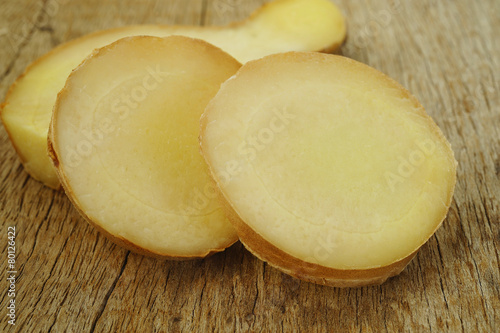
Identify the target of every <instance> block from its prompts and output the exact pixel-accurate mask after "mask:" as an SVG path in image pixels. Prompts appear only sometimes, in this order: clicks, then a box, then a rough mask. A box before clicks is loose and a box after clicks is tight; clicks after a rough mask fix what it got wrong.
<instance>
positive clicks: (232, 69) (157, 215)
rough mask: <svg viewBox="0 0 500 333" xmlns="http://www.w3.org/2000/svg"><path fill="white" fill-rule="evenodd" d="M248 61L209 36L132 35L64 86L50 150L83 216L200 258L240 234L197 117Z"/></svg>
mask: <svg viewBox="0 0 500 333" xmlns="http://www.w3.org/2000/svg"><path fill="white" fill-rule="evenodd" d="M240 66H241V65H240V64H239V63H238V61H236V60H235V59H234V58H232V57H231V56H230V55H228V54H227V53H225V52H224V51H222V50H220V49H219V48H217V47H215V46H213V45H210V44H208V43H206V42H204V41H201V40H197V39H192V38H188V37H181V36H171V37H166V38H159V37H146V36H139V37H127V38H124V39H121V40H119V41H117V42H115V43H113V44H111V45H109V46H106V47H104V48H101V49H99V50H97V51H94V52H93V54H92V55H91V56H90V57H89V58H87V59H86V60H85V61H84V62H83V63H82V65H80V66H79V67H77V68H76V69H75V70H74V71H73V72H72V74H71V75H70V76H69V78H68V80H67V82H66V85H65V87H64V88H63V89H62V90H61V92H60V93H59V96H58V99H57V102H56V105H55V107H54V114H53V118H52V122H51V124H50V130H49V153H50V156H51V158H52V160H53V162H54V166H55V167H56V171H57V174H58V176H59V179H60V180H61V183H62V185H63V187H64V190H65V192H66V194H67V195H68V197H69V198H70V200H71V201H72V203H73V204H74V205H75V207H76V208H77V209H78V210H79V212H80V213H81V214H82V216H83V217H84V218H86V220H87V221H88V222H90V223H91V224H92V225H94V226H96V227H97V229H99V230H101V231H102V232H104V233H105V234H106V235H107V236H108V237H109V238H110V239H111V240H113V241H115V242H116V243H117V244H119V245H121V246H124V247H125V248H127V249H129V250H132V251H135V252H137V253H140V254H145V255H149V256H153V257H161V258H169V259H189V258H201V257H205V256H207V255H209V254H212V253H215V252H218V251H222V250H224V249H225V248H227V247H228V246H230V245H231V244H233V243H234V242H235V241H236V240H237V236H236V233H235V230H234V228H233V227H232V226H231V224H230V223H229V222H228V220H227V218H226V217H225V215H224V213H223V209H222V207H221V205H220V203H219V202H218V200H217V198H216V195H214V192H213V191H212V188H211V179H210V176H209V173H208V170H207V167H206V164H205V162H204V161H203V157H202V156H201V154H200V152H199V144H198V135H199V118H200V116H201V114H202V112H203V110H204V109H205V107H206V105H207V103H208V102H209V101H210V99H211V98H212V97H213V96H215V94H216V93H217V91H218V89H219V87H220V84H221V83H222V82H224V81H225V80H226V79H227V78H229V77H230V76H232V75H234V73H236V71H237V70H238V68H239V67H240Z"/></svg>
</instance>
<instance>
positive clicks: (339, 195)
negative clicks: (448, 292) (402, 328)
mask: <svg viewBox="0 0 500 333" xmlns="http://www.w3.org/2000/svg"><path fill="white" fill-rule="evenodd" d="M200 143H201V148H202V151H203V155H204V157H205V160H206V162H207V163H208V165H209V168H210V170H211V174H212V176H213V178H214V179H215V180H216V183H217V184H218V187H219V189H220V192H221V194H222V196H223V197H224V200H225V201H226V203H225V209H226V213H227V214H228V216H229V218H230V220H231V222H232V223H233V225H234V226H235V227H236V230H237V232H238V236H239V237H240V240H241V241H242V242H243V243H244V245H245V246H246V247H247V248H248V249H249V250H250V251H251V252H252V253H253V254H255V255H256V256H257V257H259V258H260V259H262V260H264V261H267V262H268V263H269V264H270V265H272V266H274V267H276V268H278V269H280V270H281V271H283V272H285V273H287V274H290V275H292V276H294V277H297V278H300V279H303V280H305V281H311V282H315V283H319V284H324V285H330V286H336V287H355V286H364V285H373V284H380V283H383V282H384V281H385V280H386V279H388V278H389V277H391V276H395V275H397V274H399V273H400V272H401V271H402V270H403V269H404V267H405V266H406V265H407V264H408V263H409V262H410V260H411V259H412V258H413V257H414V255H415V254H416V252H417V251H418V249H419V248H420V247H421V246H422V245H423V244H424V243H425V242H426V241H427V240H428V239H429V238H430V237H431V236H432V235H433V233H434V232H435V231H436V230H437V229H438V228H439V226H440V225H441V223H442V221H443V220H444V218H445V217H446V214H447V211H448V208H449V206H450V204H451V200H452V196H453V191H454V186H455V182H456V161H455V158H454V154H453V151H452V150H451V147H450V144H449V143H448V142H447V140H446V138H445V137H444V136H443V134H442V132H441V131H440V129H439V128H438V127H437V125H436V124H435V123H434V122H433V120H432V119H431V118H430V117H429V116H428V115H427V114H426V112H425V110H424V109H423V107H422V106H421V105H420V104H419V102H418V101H417V100H416V99H415V97H413V96H412V95H410V93H409V92H408V91H407V90H405V89H404V88H403V87H402V86H400V85H399V84H398V83H396V82H395V81H393V80H392V79H390V78H388V77H387V76H386V75H384V74H382V73H380V72H379V71H377V70H375V69H373V68H370V67H368V66H366V65H364V64H361V63H359V62H356V61H354V60H350V59H348V58H344V57H341V56H334V55H325V54H320V53H300V52H292V53H286V54H279V55H272V56H268V57H265V58H263V59H260V60H256V61H252V62H249V63H247V64H245V65H244V66H243V67H242V68H241V69H240V71H239V72H238V73H237V74H236V76H235V77H233V78H231V79H230V80H228V81H226V82H225V83H224V84H223V85H222V87H221V89H220V91H219V92H218V93H217V95H216V97H215V98H214V99H213V100H212V101H211V102H210V103H209V105H208V106H207V109H206V110H205V112H204V114H203V116H202V118H201V138H200Z"/></svg>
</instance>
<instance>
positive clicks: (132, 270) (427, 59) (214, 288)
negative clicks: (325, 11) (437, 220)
mask: <svg viewBox="0 0 500 333" xmlns="http://www.w3.org/2000/svg"><path fill="white" fill-rule="evenodd" d="M264 2H265V1H264V0H249V1H244V0H164V1H162V0H112V1H111V0H110V1H102V0H99V1H97V0H74V1H69V0H39V1H29V0H3V1H2V2H1V3H0V41H1V43H2V45H3V47H2V48H0V98H2V99H3V96H5V93H6V90H7V88H8V87H9V85H10V84H11V83H12V82H13V81H14V80H15V79H16V77H17V76H19V75H20V74H21V73H22V72H23V70H24V68H25V67H26V66H27V65H28V64H29V63H30V62H32V61H33V60H35V59H36V58H37V57H39V56H41V55H43V54H44V53H46V52H47V51H49V50H50V49H51V48H53V47H54V46H56V45H58V44H60V43H62V42H64V41H67V40H70V39H72V38H75V37H78V36H81V35H83V34H86V33H89V32H92V31H95V30H99V29H104V28H110V27H116V26H122V25H128V24H136V23H172V24H173V23H176V24H197V25H204V24H205V25H208V24H224V23H228V22H230V21H232V20H235V19H241V18H244V17H246V16H247V15H248V14H249V13H250V12H251V11H253V10H254V9H256V8H257V7H259V6H260V5H261V4H262V3H264ZM336 3H337V4H338V5H339V7H340V8H342V10H343V11H344V13H345V15H346V16H347V19H348V31H349V40H348V42H347V44H346V45H345V47H344V48H343V53H344V55H346V56H349V57H352V58H354V59H356V60H359V61H362V62H364V63H367V64H369V65H371V66H373V67H375V68H377V69H379V70H381V71H383V72H385V73H387V74H388V75H390V76H391V77H393V78H394V79H396V80H397V81H399V82H400V83H402V84H403V85H404V86H405V87H407V88H408V89H409V90H410V91H411V92H412V93H413V94H415V95H416V97H417V98H418V99H419V100H420V101H421V102H422V104H423V105H424V106H425V107H426V108H427V110H428V112H429V114H430V115H431V116H432V117H433V118H434V119H435V120H436V122H437V123H438V125H439V126H440V127H441V128H442V129H443V132H444V133H445V135H446V136H447V137H448V139H449V140H450V141H451V143H452V145H453V148H454V150H455V153H456V157H457V160H458V161H459V170H458V183H457V188H456V192H455V197H454V202H453V204H452V207H451V210H450V213H449V215H448V218H447V219H446V221H445V222H444V224H443V227H441V229H439V231H438V232H437V233H436V235H435V236H434V237H432V239H431V240H430V241H429V242H428V243H427V244H426V245H425V246H424V247H423V248H422V250H421V251H420V252H419V254H418V255H417V257H416V258H415V259H414V260H413V261H412V262H411V263H410V265H409V266H408V268H407V269H406V270H405V271H404V272H403V273H402V274H401V275H400V276H398V277H396V278H393V279H391V280H390V281H388V282H387V283H385V284H383V285H381V286H378V287H365V288H359V289H335V288H329V287H322V286H318V285H314V284H310V283H305V282H301V281H298V280H295V279H293V278H290V277H288V276H286V275H283V274H281V273H280V272H278V271H276V270H275V269H273V268H271V267H269V266H267V265H266V264H265V263H262V262H260V261H259V260H257V259H256V258H254V257H253V256H252V255H251V254H249V253H248V252H247V251H246V250H245V249H244V248H243V247H242V246H241V245H240V244H239V243H238V244H236V245H234V246H233V247H231V248H230V249H228V250H227V251H226V252H224V253H222V254H218V255H215V256H213V257H211V258H208V259H205V260H200V261H192V262H168V261H166V262H162V261H157V260H152V259H148V258H145V257H142V256H139V255H135V254H132V253H129V252H127V251H125V250H123V249H121V248H119V247H117V246H115V245H113V244H112V243H110V242H109V241H108V240H106V239H105V238H104V237H103V236H102V235H100V234H99V233H97V232H96V231H95V230H94V229H93V228H91V227H90V226H89V225H87V224H86V223H85V222H84V221H83V220H82V219H81V218H80V217H79V215H78V214H77V213H76V211H75V210H74V209H73V208H72V207H71V205H70V203H69V201H68V200H67V199H66V198H65V196H64V194H62V193H58V192H55V191H52V190H50V189H47V188H45V187H43V186H42V185H41V184H39V183H38V182H36V181H34V180H32V179H31V178H29V177H28V175H27V174H26V173H25V172H24V171H23V169H22V167H21V164H20V162H19V160H18V159H17V156H16V155H15V152H14V149H13V148H12V146H11V144H10V142H9V141H8V138H7V135H6V133H5V131H4V130H3V129H1V130H0V154H1V156H2V163H1V167H0V198H1V199H0V223H1V224H2V235H1V239H2V242H1V244H0V245H1V246H0V248H1V250H2V258H1V260H0V271H1V272H2V273H1V275H2V279H1V281H2V282H1V284H0V294H1V299H2V303H1V305H2V317H1V322H0V330H1V331H4V332H14V331H15V332H134V331H137V332H177V331H183V332H194V331H200V332H205V331H229V332H232V331H243V332H245V331H263V332H275V331H285V332H292V331H296V332H305V331H313V332H325V331H336V332H351V331H360V332H361V331H362V332H384V331H388V332H394V331H412V332H421V331H439V332H441V331H447V332H460V331H463V332H475V331H479V332H498V331H500V259H499V253H500V214H499V206H500V204H499V200H500V157H499V152H500V129H499V128H500V100H499V98H500V97H499V94H498V91H499V73H500V43H499V42H498V32H499V31H500V2H499V1H497V0H483V1H468V0H457V1H431V0H423V1H403V0H382V1H377V2H376V3H375V2H374V1H369V0H336ZM8 226H16V229H17V238H16V245H17V263H16V268H17V271H18V278H17V283H16V288H17V297H16V304H17V313H16V314H17V318H16V325H15V326H10V325H8V323H7V317H6V316H5V314H6V310H7V309H6V306H7V302H8V299H9V298H8V297H7V288H8V287H7V282H6V275H7V273H6V271H7V241H6V240H7V227H8Z"/></svg>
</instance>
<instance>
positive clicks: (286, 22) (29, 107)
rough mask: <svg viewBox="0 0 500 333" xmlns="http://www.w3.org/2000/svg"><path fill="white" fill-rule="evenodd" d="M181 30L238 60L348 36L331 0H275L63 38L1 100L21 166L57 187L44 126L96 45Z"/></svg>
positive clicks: (334, 46)
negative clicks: (247, 13) (214, 20)
mask: <svg viewBox="0 0 500 333" xmlns="http://www.w3.org/2000/svg"><path fill="white" fill-rule="evenodd" d="M138 35H148V36H158V37H165V36H170V35H182V36H188V37H193V38H198V39H202V40H205V41H207V42H209V43H211V44H213V45H215V46H218V47H220V48H221V49H223V50H224V51H226V52H228V53H229V54H230V55H232V56H233V57H235V58H236V59H238V60H239V61H241V62H246V61H248V60H253V59H258V58H261V57H263V56H266V55H269V54H273V53H279V52H287V51H327V52H334V51H336V50H338V48H339V47H340V45H341V44H342V43H343V41H344V39H345V37H346V26H345V22H344V18H343V16H342V14H341V12H340V10H339V9H338V8H337V7H336V6H335V5H334V4H333V3H332V2H331V1H329V0H276V1H273V2H271V3H268V4H266V5H265V6H263V7H262V8H261V9H259V10H257V11H256V12H255V13H254V14H253V15H252V16H251V17H249V18H248V19H247V20H244V21H241V22H237V23H234V24H231V25H229V26H226V27H213V26H212V27H210V26H209V27H198V26H170V25H138V26H126V27H120V28H116V29H110V30H104V31H98V32H95V33H92V34H89V35H86V36H83V37H81V38H78V39H75V40H72V41H69V42H67V43H64V44H62V45H60V46H58V47H57V48H55V49H53V50H52V51H50V52H49V53H47V54H46V55H44V56H43V57H41V58H40V59H38V60H36V61H35V62H34V63H33V64H31V65H30V66H29V67H28V68H27V69H26V71H25V73H24V74H23V75H21V76H20V77H19V78H18V79H17V81H16V82H15V83H14V84H13V85H12V87H11V88H10V89H9V92H8V93H7V96H6V98H5V102H4V103H3V105H0V109H2V110H1V118H2V121H3V123H4V126H5V129H6V130H7V132H8V134H9V137H10V139H11V141H12V143H13V145H14V147H15V149H16V151H17V153H18V155H19V157H20V159H21V162H22V163H23V166H24V169H25V170H26V171H27V172H28V173H29V174H30V175H31V176H32V177H34V178H35V179H37V180H39V181H41V182H42V183H43V184H45V185H47V186H49V187H51V188H54V189H58V188H60V183H59V180H58V178H57V176H56V173H55V170H54V168H53V166H52V163H51V162H50V159H49V157H48V156H47V132H48V127H49V123H50V117H51V115H52V109H53V108H54V103H55V101H56V97H57V93H58V92H59V91H60V90H61V89H62V88H63V87H64V83H65V82H66V79H67V78H68V75H69V74H70V73H71V71H72V70H73V69H74V68H75V67H76V66H78V65H79V64H80V63H81V62H82V61H83V60H84V59H85V58H86V57H87V56H88V55H89V54H90V53H91V52H92V51H93V50H94V49H96V48H100V47H103V46H106V45H108V44H110V43H112V42H115V41H117V40H118V39H121V38H124V37H130V36H138Z"/></svg>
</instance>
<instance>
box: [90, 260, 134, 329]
mask: <svg viewBox="0 0 500 333" xmlns="http://www.w3.org/2000/svg"><path fill="white" fill-rule="evenodd" d="M129 255H130V251H127V254H126V255H125V259H124V260H123V263H122V267H121V269H120V273H119V274H118V275H117V276H116V278H115V280H114V281H113V283H112V284H111V287H110V288H109V290H108V291H107V292H106V295H105V296H104V300H103V302H102V304H101V306H100V308H99V311H98V312H97V315H96V318H95V319H94V321H93V323H92V326H91V327H90V331H89V332H90V333H93V332H95V329H96V325H97V322H98V321H99V319H101V316H102V314H103V313H104V310H105V309H106V306H107V305H108V300H109V298H110V297H111V294H112V293H113V291H114V290H115V287H116V284H117V283H118V280H119V279H120V278H121V276H122V274H123V272H124V271H125V266H126V265H127V262H128V257H129Z"/></svg>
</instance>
